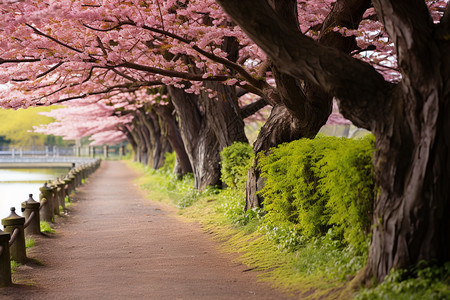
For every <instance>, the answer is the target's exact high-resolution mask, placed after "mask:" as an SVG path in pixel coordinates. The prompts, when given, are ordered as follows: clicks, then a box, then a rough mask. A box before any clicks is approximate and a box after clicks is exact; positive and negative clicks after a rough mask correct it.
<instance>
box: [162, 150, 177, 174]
mask: <svg viewBox="0 0 450 300" xmlns="http://www.w3.org/2000/svg"><path fill="white" fill-rule="evenodd" d="M175 159H176V153H175V151H174V152H166V153H165V154H164V165H163V167H162V168H161V171H163V172H166V173H170V172H173V169H174V167H175Z"/></svg>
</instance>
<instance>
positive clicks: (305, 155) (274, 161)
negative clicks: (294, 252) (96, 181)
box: [259, 137, 374, 254]
mask: <svg viewBox="0 0 450 300" xmlns="http://www.w3.org/2000/svg"><path fill="white" fill-rule="evenodd" d="M372 152H373V138H372V137H369V138H365V139H362V140H352V139H345V138H335V137H317V138H316V139H314V140H308V139H302V140H298V141H294V142H291V143H288V144H283V145H280V146H279V147H277V148H274V149H271V153H270V154H269V155H267V156H264V155H260V157H259V161H260V167H261V170H262V176H263V177H264V178H265V179H266V181H265V185H264V188H263V190H262V191H261V194H262V195H263V197H264V209H265V211H266V212H267V214H266V216H265V217H264V220H265V221H264V222H265V231H266V233H269V234H268V235H269V236H270V235H272V236H276V237H278V238H279V239H280V242H281V241H284V243H285V244H284V246H283V247H286V248H291V249H297V248H298V247H299V246H302V244H304V240H305V238H306V239H313V238H317V237H320V236H324V235H325V234H326V233H327V232H329V230H330V229H331V228H333V232H334V235H335V236H336V237H337V240H342V242H343V243H342V246H346V245H349V246H350V247H352V248H354V249H356V250H358V251H357V252H359V254H362V253H364V252H365V250H366V248H367V240H368V237H367V232H368V228H369V226H370V213H371V207H372V201H373V190H374V188H373V170H372V163H371V155H372ZM274 232H275V233H274ZM340 236H342V238H340Z"/></svg>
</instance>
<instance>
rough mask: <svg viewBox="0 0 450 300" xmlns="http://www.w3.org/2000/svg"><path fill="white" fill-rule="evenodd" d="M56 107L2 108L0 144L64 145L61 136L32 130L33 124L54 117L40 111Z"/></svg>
mask: <svg viewBox="0 0 450 300" xmlns="http://www.w3.org/2000/svg"><path fill="white" fill-rule="evenodd" d="M54 108H55V107H29V108H27V109H18V110H12V109H0V119H1V120H2V122H1V123H0V144H1V143H3V144H9V143H11V144H13V145H15V146H43V145H60V146H61V145H64V141H63V140H62V138H60V137H54V136H46V135H44V134H40V133H35V132H32V130H33V126H38V125H41V124H48V123H51V122H53V121H54V119H53V118H50V117H46V116H43V115H41V114H39V112H44V111H50V110H51V109H54Z"/></svg>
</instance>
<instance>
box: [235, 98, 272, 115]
mask: <svg viewBox="0 0 450 300" xmlns="http://www.w3.org/2000/svg"><path fill="white" fill-rule="evenodd" d="M267 105H268V103H267V101H266V100H265V99H264V98H259V99H258V100H256V101H255V102H252V103H250V104H247V105H245V106H243V107H241V116H242V119H245V118H248V117H250V116H251V115H254V114H255V113H256V112H257V111H258V110H260V109H261V108H263V107H265V106H267Z"/></svg>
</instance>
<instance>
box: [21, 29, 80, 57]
mask: <svg viewBox="0 0 450 300" xmlns="http://www.w3.org/2000/svg"><path fill="white" fill-rule="evenodd" d="M25 25H26V26H28V27H29V28H31V29H32V30H33V31H34V33H36V34H37V35H40V36H43V37H46V38H48V39H49V40H52V41H54V42H55V43H57V44H59V45H61V46H63V47H66V48H68V49H70V50H73V51H75V52H78V53H83V51H81V50H78V49H76V48H74V47H72V46H70V45H67V44H65V43H63V42H61V41H59V40H57V39H56V38H54V37H52V36H49V35H47V34H45V33H43V32H42V31H40V30H38V29H37V28H35V27H33V26H31V25H30V24H25Z"/></svg>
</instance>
